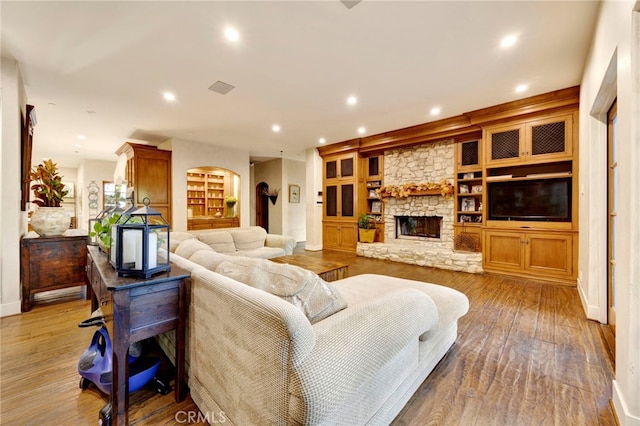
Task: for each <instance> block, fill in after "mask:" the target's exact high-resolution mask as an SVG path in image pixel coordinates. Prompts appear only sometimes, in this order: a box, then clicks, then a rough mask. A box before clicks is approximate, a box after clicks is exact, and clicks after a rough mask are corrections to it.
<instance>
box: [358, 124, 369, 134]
mask: <svg viewBox="0 0 640 426" xmlns="http://www.w3.org/2000/svg"><path fill="white" fill-rule="evenodd" d="M366 131H367V129H366V128H365V127H364V126H361V127H358V134H360V135H364V133H365V132H366Z"/></svg>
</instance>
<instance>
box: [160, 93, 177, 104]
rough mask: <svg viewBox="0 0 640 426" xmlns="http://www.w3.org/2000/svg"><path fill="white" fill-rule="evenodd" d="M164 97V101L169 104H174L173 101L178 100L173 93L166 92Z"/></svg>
mask: <svg viewBox="0 0 640 426" xmlns="http://www.w3.org/2000/svg"><path fill="white" fill-rule="evenodd" d="M162 97H163V98H164V100H165V101H167V102H173V101H175V100H176V95H174V94H173V93H171V92H164V93H163V94H162Z"/></svg>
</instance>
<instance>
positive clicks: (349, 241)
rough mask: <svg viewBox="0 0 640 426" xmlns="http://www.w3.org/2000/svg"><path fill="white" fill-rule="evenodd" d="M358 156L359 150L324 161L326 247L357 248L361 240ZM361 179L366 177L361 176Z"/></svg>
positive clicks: (351, 249)
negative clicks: (358, 213) (359, 238)
mask: <svg viewBox="0 0 640 426" xmlns="http://www.w3.org/2000/svg"><path fill="white" fill-rule="evenodd" d="M357 160H358V157H357V153H356V152H347V153H343V154H338V155H331V156H328V157H326V158H324V161H323V176H324V189H323V193H324V196H323V203H324V205H323V207H324V211H323V233H322V234H323V247H324V248H327V249H333V250H347V251H353V250H355V248H356V245H357V241H358V226H357V222H356V220H357V216H356V215H357V206H358V203H357V200H358V178H359V173H358V172H359V170H358V165H359V163H358V161H357ZM360 179H362V178H361V177H360Z"/></svg>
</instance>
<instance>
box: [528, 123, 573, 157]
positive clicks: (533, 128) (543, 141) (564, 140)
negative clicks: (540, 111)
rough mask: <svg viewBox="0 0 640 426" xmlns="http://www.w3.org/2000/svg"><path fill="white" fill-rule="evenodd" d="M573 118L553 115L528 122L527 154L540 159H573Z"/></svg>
mask: <svg viewBox="0 0 640 426" xmlns="http://www.w3.org/2000/svg"><path fill="white" fill-rule="evenodd" d="M572 138H573V118H572V116H571V115H569V116H562V117H552V118H547V119H544V120H537V121H532V122H529V123H527V128H526V137H525V139H526V146H525V156H526V157H527V159H530V160H532V161H533V160H535V161H536V162H538V161H544V162H546V161H553V160H559V159H571V158H572V156H573V144H572V143H571V142H572Z"/></svg>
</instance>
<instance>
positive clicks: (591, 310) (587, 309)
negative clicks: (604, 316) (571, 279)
mask: <svg viewBox="0 0 640 426" xmlns="http://www.w3.org/2000/svg"><path fill="white" fill-rule="evenodd" d="M583 288H584V287H583V285H582V280H581V279H580V278H578V294H579V295H580V302H581V303H582V310H583V311H584V314H585V315H586V316H587V318H588V319H590V320H594V321H598V322H602V321H601V318H600V308H599V307H598V306H594V305H589V303H588V302H587V296H586V295H585V294H584V290H583Z"/></svg>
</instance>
